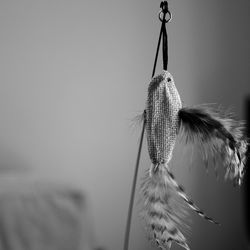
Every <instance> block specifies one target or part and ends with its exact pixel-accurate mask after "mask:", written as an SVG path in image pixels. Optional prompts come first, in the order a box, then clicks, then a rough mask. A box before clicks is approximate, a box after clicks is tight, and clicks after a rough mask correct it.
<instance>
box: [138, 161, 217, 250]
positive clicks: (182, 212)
mask: <svg viewBox="0 0 250 250" xmlns="http://www.w3.org/2000/svg"><path fill="white" fill-rule="evenodd" d="M141 191H142V195H143V200H144V208H143V213H142V214H143V217H144V219H145V221H146V224H147V228H148V231H149V236H150V238H151V240H152V241H153V242H154V243H156V244H157V245H158V246H159V247H160V248H162V249H169V248H170V247H171V243H172V242H175V243H177V244H178V245H180V246H182V247H183V248H185V249H189V247H188V244H187V240H186V238H185V236H184V235H183V233H182V232H181V230H180V228H181V227H182V228H183V227H184V228H187V227H188V226H187V225H186V224H185V222H184V218H185V217H186V216H187V214H188V212H187V208H186V205H185V204H187V205H188V206H189V207H190V208H191V209H192V210H193V211H195V212H196V213H197V214H198V215H199V216H201V217H202V218H204V219H205V220H207V221H209V222H212V223H214V224H219V223H218V222H217V221H215V220H213V219H212V218H211V217H208V216H207V215H206V214H205V213H204V212H203V211H202V210H201V209H200V208H198V206H197V205H196V204H195V203H194V202H193V201H192V200H191V199H190V198H189V197H188V195H187V194H186V193H185V191H184V189H183V187H182V186H180V185H179V184H178V183H177V182H176V180H175V178H174V175H173V174H172V173H171V172H170V170H169V169H168V166H167V165H164V164H159V165H152V166H151V169H150V171H149V172H148V173H147V174H146V177H145V179H144V181H143V183H142V188H141ZM179 198H182V199H183V201H185V203H183V201H182V200H180V199H179Z"/></svg>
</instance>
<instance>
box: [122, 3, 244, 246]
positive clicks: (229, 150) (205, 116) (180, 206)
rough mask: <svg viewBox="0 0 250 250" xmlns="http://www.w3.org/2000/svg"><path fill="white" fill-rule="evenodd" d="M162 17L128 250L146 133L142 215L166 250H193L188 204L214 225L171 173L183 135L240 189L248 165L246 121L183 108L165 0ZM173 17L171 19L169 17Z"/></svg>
mask: <svg viewBox="0 0 250 250" xmlns="http://www.w3.org/2000/svg"><path fill="white" fill-rule="evenodd" d="M160 7H161V11H160V13H159V19H160V21H161V22H162V25H161V31H160V36H159V41H158V45H157V51H156V57H155V62H154V68H153V73H152V80H151V82H150V84H149V86H148V95H147V101H146V109H145V111H144V113H143V128H142V133H141V139H140V144H139V152H138V156H137V161H136V168H135V175H134V181H133V186H132V193H131V200H130V206H129V213H128V220H127V228H126V233H125V241H124V250H127V249H128V243H129V231H130V224H131V215H132V208H133V201H134V193H135V187H136V179H137V173H138V166H139V160H140V155H141V148H142V143H143V135H144V132H145V131H146V134H147V144H148V152H149V157H150V160H151V162H152V164H151V167H150V169H149V170H148V171H147V173H146V176H145V178H144V180H143V182H142V185H141V193H142V196H143V217H144V219H145V222H146V225H147V229H148V232H149V236H150V238H151V239H152V241H153V242H154V243H156V245H158V246H159V247H160V248H161V249H170V248H171V245H172V243H173V242H175V243H177V244H179V245H180V246H182V247H183V248H185V249H187V250H189V249H190V248H189V246H188V244H187V240H186V238H185V236H184V235H183V233H182V232H181V228H182V227H183V224H185V223H184V219H185V217H186V209H187V207H186V206H189V207H190V208H191V209H192V210H193V211H195V212H196V213H197V214H198V215H199V216H201V217H202V218H204V219H205V220H207V221H209V222H212V223H214V224H219V223H218V222H217V221H215V220H214V219H212V218H211V217H208V216H207V215H206V214H205V213H204V212H203V211H202V210H201V209H199V208H198V206H197V205H196V204H195V203H194V202H193V201H192V200H191V199H190V198H189V197H188V195H187V194H186V193H185V191H184V188H183V187H182V186H180V185H179V184H178V183H177V181H176V179H175V177H174V175H173V173H172V172H171V171H170V169H169V162H170V160H171V158H172V153H173V150H174V146H175V142H176V140H177V138H178V137H181V138H182V139H183V138H184V141H185V142H186V143H193V144H198V146H199V148H200V150H201V153H202V156H203V159H204V162H205V165H206V166H207V165H208V162H209V160H210V159H212V162H214V163H215V162H216V159H217V158H220V160H221V162H222V164H223V165H224V167H225V170H226V174H225V178H226V179H227V178H228V179H231V180H233V181H234V183H235V184H236V185H241V183H242V178H243V175H244V171H245V170H244V167H245V163H246V151H247V146H248V142H247V139H246V137H245V136H244V123H243V122H239V121H236V120H234V118H233V116H232V115H231V114H228V113H226V112H224V113H223V111H222V110H220V109H215V108H214V107H210V106H208V105H200V106H196V107H183V106H182V102H181V98H180V96H179V93H178V91H177V89H176V87H175V84H174V79H173V76H172V75H171V74H170V73H169V72H168V71H167V64H168V38H167V31H166V23H168V22H169V21H170V20H171V18H172V15H171V13H170V11H169V9H168V2H167V1H163V2H161V5H160ZM167 17H168V18H167ZM161 41H162V55H163V72H162V73H161V74H159V75H157V76H154V74H155V69H156V64H157V58H158V52H159V47H160V43H161Z"/></svg>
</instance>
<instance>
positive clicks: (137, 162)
mask: <svg viewBox="0 0 250 250" xmlns="http://www.w3.org/2000/svg"><path fill="white" fill-rule="evenodd" d="M145 127H146V118H145V112H144V119H143V127H142V132H141V138H140V144H139V149H138V154H137V159H136V164H135V173H134V179H133V185H132V189H131V196H130V203H129V209H128V217H127V225H126V232H125V239H124V246H123V250H128V247H129V235H130V228H131V218H132V211H133V206H134V197H135V188H136V181H137V175H138V169H139V163H140V158H141V149H142V144H143V137H144V132H145Z"/></svg>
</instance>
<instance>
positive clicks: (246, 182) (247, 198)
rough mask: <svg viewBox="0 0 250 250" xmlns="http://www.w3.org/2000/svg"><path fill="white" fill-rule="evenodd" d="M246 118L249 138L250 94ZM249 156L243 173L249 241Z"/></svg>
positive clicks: (249, 148)
mask: <svg viewBox="0 0 250 250" xmlns="http://www.w3.org/2000/svg"><path fill="white" fill-rule="evenodd" d="M246 119H247V137H248V138H250V96H248V98H247V100H246ZM249 154H250V147H249V146H248V154H247V155H248V156H249ZM249 168H250V157H248V160H247V163H246V173H245V181H244V187H245V190H244V191H245V192H244V193H245V216H246V229H247V237H248V242H249V243H250V197H249V192H250V169H249Z"/></svg>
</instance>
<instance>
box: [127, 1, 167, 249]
mask: <svg viewBox="0 0 250 250" xmlns="http://www.w3.org/2000/svg"><path fill="white" fill-rule="evenodd" d="M160 7H161V9H162V11H161V12H160V15H161V13H163V17H162V18H161V17H160V15H159V18H160V20H161V22H162V24H161V30H160V35H159V39H158V44H157V49H156V55H155V61H154V66H153V72H152V78H153V77H154V75H155V70H156V65H157V59H158V55H159V48H160V44H161V39H162V56H163V69H164V70H167V66H168V37H167V30H166V23H167V22H168V21H170V20H171V13H170V12H169V10H168V3H167V1H163V2H161V5H160ZM166 14H169V15H170V17H169V20H166ZM145 127H146V110H144V113H143V127H142V132H141V138H140V144H139V149H138V153H137V158H136V164H135V172H134V179H133V184H132V189H131V195H130V203H129V209H128V217H127V224H126V231H125V238H124V245H123V250H128V248H129V235H130V228H131V218H132V212H133V205H134V197H135V189H136V182H137V175H138V169H139V163H140V158H141V150H142V144H143V137H144V133H145Z"/></svg>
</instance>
